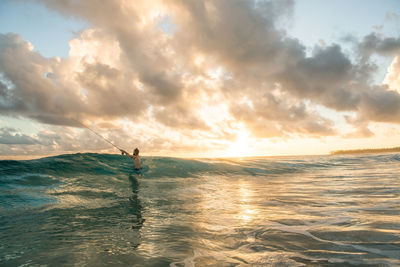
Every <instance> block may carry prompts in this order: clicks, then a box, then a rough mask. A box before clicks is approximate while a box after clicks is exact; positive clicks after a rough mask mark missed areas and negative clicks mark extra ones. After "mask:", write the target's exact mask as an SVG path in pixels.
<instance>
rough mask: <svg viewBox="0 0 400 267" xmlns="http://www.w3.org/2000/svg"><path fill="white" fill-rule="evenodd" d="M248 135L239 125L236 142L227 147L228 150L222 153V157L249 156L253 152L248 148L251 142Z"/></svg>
mask: <svg viewBox="0 0 400 267" xmlns="http://www.w3.org/2000/svg"><path fill="white" fill-rule="evenodd" d="M249 135H250V134H249V132H248V131H247V130H246V129H245V128H244V127H243V125H241V126H240V130H239V131H238V134H237V138H236V141H235V142H232V143H231V144H230V145H229V147H228V149H227V150H226V151H225V152H224V157H246V156H251V155H252V154H253V152H254V151H253V150H252V149H251V146H250V145H251V144H250V143H251V142H250V141H251V140H250V136H249Z"/></svg>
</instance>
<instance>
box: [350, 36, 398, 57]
mask: <svg viewBox="0 0 400 267" xmlns="http://www.w3.org/2000/svg"><path fill="white" fill-rule="evenodd" d="M358 50H359V51H360V52H361V54H362V55H364V56H367V57H369V56H370V55H372V54H374V53H376V54H380V55H384V56H393V55H396V54H398V53H399V52H400V38H394V37H386V38H383V37H382V36H380V35H378V34H376V33H371V34H369V35H367V36H365V37H364V38H363V39H362V41H361V42H359V43H358Z"/></svg>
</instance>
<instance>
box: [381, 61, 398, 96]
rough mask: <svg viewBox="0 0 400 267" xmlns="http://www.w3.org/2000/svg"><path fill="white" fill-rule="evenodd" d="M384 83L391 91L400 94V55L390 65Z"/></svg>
mask: <svg viewBox="0 0 400 267" xmlns="http://www.w3.org/2000/svg"><path fill="white" fill-rule="evenodd" d="M383 83H384V84H386V85H387V86H388V87H389V88H390V89H391V90H395V91H397V92H400V54H398V55H397V56H396V57H395V58H394V59H393V61H392V64H390V66H389V68H388V71H387V74H386V76H385V79H384V80H383Z"/></svg>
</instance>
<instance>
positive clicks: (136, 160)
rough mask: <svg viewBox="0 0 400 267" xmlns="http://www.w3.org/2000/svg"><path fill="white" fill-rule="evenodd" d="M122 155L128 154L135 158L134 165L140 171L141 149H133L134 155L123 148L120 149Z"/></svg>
mask: <svg viewBox="0 0 400 267" xmlns="http://www.w3.org/2000/svg"><path fill="white" fill-rule="evenodd" d="M120 150H121V153H122V155H127V156H128V157H130V158H132V159H133V167H134V168H135V171H140V156H139V149H137V148H135V150H133V155H131V154H129V153H128V152H126V151H125V150H123V149H120Z"/></svg>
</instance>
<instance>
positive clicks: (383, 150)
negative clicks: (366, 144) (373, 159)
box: [330, 147, 400, 155]
mask: <svg viewBox="0 0 400 267" xmlns="http://www.w3.org/2000/svg"><path fill="white" fill-rule="evenodd" d="M391 152H400V147H392V148H368V149H351V150H335V151H331V152H330V153H331V155H340V154H369V153H391Z"/></svg>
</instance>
